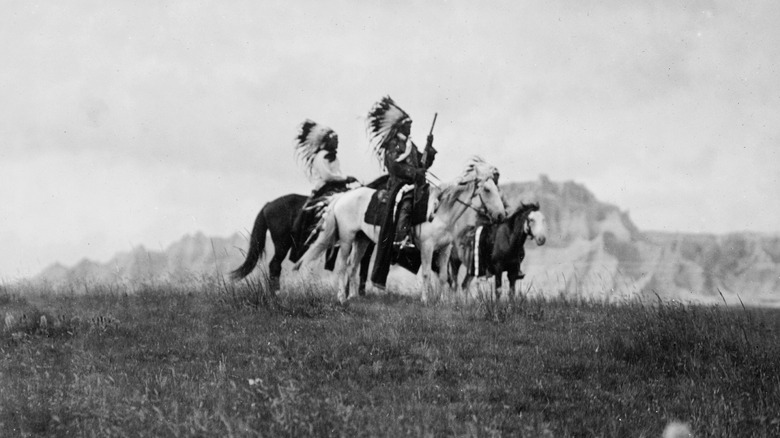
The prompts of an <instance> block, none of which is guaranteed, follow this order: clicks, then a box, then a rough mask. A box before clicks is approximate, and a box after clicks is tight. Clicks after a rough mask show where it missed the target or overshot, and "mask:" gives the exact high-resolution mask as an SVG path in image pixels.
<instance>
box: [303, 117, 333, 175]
mask: <svg viewBox="0 0 780 438" xmlns="http://www.w3.org/2000/svg"><path fill="white" fill-rule="evenodd" d="M338 146H339V137H338V135H336V132H335V131H333V130H332V129H330V128H328V127H327V126H324V125H320V124H317V122H314V121H312V120H309V119H306V121H305V122H303V123H301V125H300V126H299V127H298V135H297V136H296V137H295V156H296V158H297V159H298V161H300V162H301V163H302V164H303V167H304V170H305V171H306V174H307V175H311V166H312V163H313V162H314V157H315V156H317V152H319V151H321V150H328V151H330V152H333V153H335V152H336V149H338Z"/></svg>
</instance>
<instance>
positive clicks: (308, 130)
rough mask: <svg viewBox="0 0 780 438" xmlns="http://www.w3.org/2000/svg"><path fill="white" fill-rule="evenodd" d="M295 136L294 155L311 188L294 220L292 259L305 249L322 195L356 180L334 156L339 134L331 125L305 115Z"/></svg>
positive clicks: (319, 210)
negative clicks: (311, 184)
mask: <svg viewBox="0 0 780 438" xmlns="http://www.w3.org/2000/svg"><path fill="white" fill-rule="evenodd" d="M295 139H296V143H295V153H296V156H297V158H298V160H299V161H301V164H302V165H303V167H304V171H305V172H306V176H307V177H308V178H309V180H310V181H311V182H313V183H314V189H313V190H312V194H311V197H309V199H308V200H307V201H306V204H304V206H303V210H302V211H301V213H300V215H299V216H298V218H297V219H296V220H295V222H294V224H293V246H292V249H291V251H290V260H292V261H297V260H298V259H299V258H300V257H301V256H302V255H303V253H304V252H306V248H307V246H308V245H307V241H310V240H312V233H313V231H314V230H315V229H316V225H317V221H318V220H319V216H320V214H321V211H322V208H323V206H324V204H323V203H322V202H320V201H321V200H322V199H323V198H324V197H325V196H328V195H330V194H333V193H335V192H343V191H345V190H347V189H348V187H347V186H348V184H350V183H353V182H355V181H357V180H356V179H355V178H353V177H351V176H344V174H342V173H341V163H340V161H339V159H338V156H337V153H338V147H339V137H338V135H336V132H335V131H333V130H332V129H331V128H329V127H327V126H324V125H320V124H318V123H316V122H314V121H312V120H308V119H307V120H306V121H304V122H303V123H302V124H301V125H300V126H299V127H298V135H297V136H296V138H295Z"/></svg>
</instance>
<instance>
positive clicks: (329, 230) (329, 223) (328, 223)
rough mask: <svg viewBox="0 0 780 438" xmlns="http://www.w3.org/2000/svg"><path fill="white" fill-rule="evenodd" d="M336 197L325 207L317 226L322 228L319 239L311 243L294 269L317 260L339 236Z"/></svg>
mask: <svg viewBox="0 0 780 438" xmlns="http://www.w3.org/2000/svg"><path fill="white" fill-rule="evenodd" d="M337 199H338V198H336V199H331V200H330V202H329V203H328V205H327V206H326V207H325V211H324V212H323V214H322V219H321V222H320V223H319V224H317V226H318V227H319V228H320V232H319V234H318V235H317V239H316V240H315V241H314V242H313V243H312V244H311V246H310V247H309V249H308V250H306V253H304V254H303V256H301V258H300V260H298V261H297V262H295V265H293V271H297V270H299V269H301V266H302V265H303V264H304V263H309V262H311V261H313V260H317V259H318V258H320V257H321V256H322V254H323V253H325V251H327V250H328V248H330V247H331V246H332V245H333V243H334V241H335V240H336V238H337V237H338V223H337V222H336V213H335V212H334V210H333V205H334V204H335V201H336V200H337Z"/></svg>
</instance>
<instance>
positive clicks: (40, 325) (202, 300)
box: [0, 280, 780, 437]
mask: <svg viewBox="0 0 780 438" xmlns="http://www.w3.org/2000/svg"><path fill="white" fill-rule="evenodd" d="M138 289H140V291H137V292H134V293H129V294H128V293H125V292H123V291H122V290H117V289H113V290H112V289H107V288H91V289H89V290H87V291H86V292H84V293H79V294H75V293H70V294H51V293H46V292H43V291H35V290H33V291H29V290H25V291H20V290H16V289H14V288H13V287H6V288H5V290H4V291H2V292H0V316H5V321H4V322H5V324H4V327H3V330H2V333H1V337H0V352H1V353H2V354H1V355H0V357H1V359H0V360H1V361H2V362H1V363H0V435H1V436H3V437H15V436H68V437H70V436H96V437H108V436H120V437H123V436H131V437H132V436H144V437H147V436H174V437H175V436H204V437H205V436H215V437H248V436H295V437H297V436H349V437H353V436H394V437H395V436H480V437H481V436H528V437H569V436H573V437H581V436H582V437H586V436H587V437H589V436H604V437H658V436H661V433H662V430H663V428H664V426H665V425H666V424H667V423H668V422H670V421H672V420H681V421H684V422H688V423H689V424H690V426H691V429H692V430H693V432H694V433H695V435H696V436H699V437H721V436H722V437H743V436H744V437H752V436H758V437H763V436H766V437H769V436H780V409H779V408H778V407H780V313H778V312H777V311H770V310H761V309H744V308H726V307H685V306H682V305H679V304H672V303H663V304H659V303H657V302H656V303H645V304H642V303H638V302H636V303H625V304H623V305H619V306H618V305H612V304H605V303H599V302H592V301H591V302H583V301H579V300H571V299H566V298H565V297H559V298H556V299H543V298H529V299H526V300H524V301H518V302H515V303H512V304H509V303H504V302H501V303H495V302H492V301H490V300H476V301H474V302H469V303H459V302H449V301H452V300H445V301H447V302H443V301H440V302H438V303H434V304H431V305H427V306H424V305H422V304H421V303H420V302H419V300H416V299H413V298H409V297H405V296H400V295H394V294H387V295H381V296H377V295H373V296H368V297H365V298H358V299H354V300H351V301H350V305H349V306H348V307H346V308H342V307H340V306H339V305H338V304H337V303H336V301H335V298H334V293H333V292H332V291H322V290H321V289H322V288H317V287H314V286H311V287H307V286H301V287H300V288H298V290H296V291H294V292H286V293H282V294H280V295H279V296H278V297H277V298H272V297H268V296H267V295H266V294H265V293H264V292H263V290H262V288H260V287H259V286H258V285H256V284H242V285H241V286H240V287H237V288H236V287H232V286H225V285H220V284H218V283H216V282H210V281H205V280H204V282H203V283H202V284H201V285H199V286H198V287H195V288H189V289H187V288H182V287H176V286H165V285H163V286H159V285H158V286H147V287H139V288H138Z"/></svg>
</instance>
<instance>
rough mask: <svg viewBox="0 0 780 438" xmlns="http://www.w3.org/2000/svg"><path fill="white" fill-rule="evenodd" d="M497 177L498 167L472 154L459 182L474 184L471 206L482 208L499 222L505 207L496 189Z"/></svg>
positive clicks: (484, 212) (504, 213)
mask: <svg viewBox="0 0 780 438" xmlns="http://www.w3.org/2000/svg"><path fill="white" fill-rule="evenodd" d="M498 177H499V172H498V168H496V167H495V166H493V165H492V164H489V163H488V162H486V161H485V160H483V159H482V158H480V157H477V156H474V157H472V158H471V160H469V162H468V164H467V165H466V169H465V170H464V172H463V175H461V177H460V180H459V184H461V185H466V184H474V196H473V197H472V205H471V207H472V208H474V209H475V210H483V211H482V213H483V214H484V215H485V216H487V217H489V218H491V219H492V220H493V221H496V222H501V221H503V220H504V219H505V218H506V207H505V206H504V201H503V199H502V197H501V192H500V190H499V189H498ZM474 204H476V205H474Z"/></svg>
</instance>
